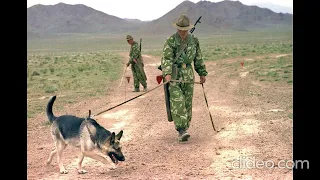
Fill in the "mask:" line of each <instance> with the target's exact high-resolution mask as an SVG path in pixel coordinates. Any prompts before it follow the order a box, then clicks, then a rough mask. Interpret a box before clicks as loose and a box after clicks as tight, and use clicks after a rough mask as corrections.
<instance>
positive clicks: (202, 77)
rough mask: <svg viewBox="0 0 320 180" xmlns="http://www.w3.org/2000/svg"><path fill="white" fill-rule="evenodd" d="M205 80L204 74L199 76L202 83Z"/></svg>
mask: <svg viewBox="0 0 320 180" xmlns="http://www.w3.org/2000/svg"><path fill="white" fill-rule="evenodd" d="M205 82H206V77H205V76H200V83H201V84H203V83H205Z"/></svg>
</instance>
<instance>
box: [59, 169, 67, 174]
mask: <svg viewBox="0 0 320 180" xmlns="http://www.w3.org/2000/svg"><path fill="white" fill-rule="evenodd" d="M60 174H68V171H67V170H65V169H63V170H60Z"/></svg>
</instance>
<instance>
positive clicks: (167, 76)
mask: <svg viewBox="0 0 320 180" xmlns="http://www.w3.org/2000/svg"><path fill="white" fill-rule="evenodd" d="M165 80H166V82H169V81H170V80H171V75H170V74H168V75H166V77H165Z"/></svg>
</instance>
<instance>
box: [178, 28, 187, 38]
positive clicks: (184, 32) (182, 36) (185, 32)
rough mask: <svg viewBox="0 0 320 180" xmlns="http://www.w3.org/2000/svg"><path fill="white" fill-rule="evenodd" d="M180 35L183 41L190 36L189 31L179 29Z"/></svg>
mask: <svg viewBox="0 0 320 180" xmlns="http://www.w3.org/2000/svg"><path fill="white" fill-rule="evenodd" d="M178 34H179V35H180V37H181V39H185V38H186V37H187V35H188V30H180V29H178Z"/></svg>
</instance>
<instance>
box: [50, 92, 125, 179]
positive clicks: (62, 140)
mask: <svg viewBox="0 0 320 180" xmlns="http://www.w3.org/2000/svg"><path fill="white" fill-rule="evenodd" d="M55 99H56V96H52V97H51V99H50V100H49V102H48V104H47V109H46V112H47V116H48V119H49V121H50V123H52V124H51V135H52V139H53V140H54V143H55V149H53V150H52V151H51V153H50V156H49V158H48V160H47V161H46V164H50V163H51V161H52V157H53V156H54V155H55V154H57V162H58V164H59V169H60V173H61V174H67V173H68V171H67V170H66V169H65V168H64V166H63V163H62V160H61V158H62V151H63V150H64V149H65V148H66V146H67V145H68V144H71V145H72V146H75V147H80V151H81V154H80V157H79V161H78V173H79V174H84V173H86V172H87V171H86V170H84V169H82V166H81V164H82V161H83V158H84V157H85V156H86V157H90V158H92V159H95V160H98V161H100V162H102V163H104V164H109V162H108V161H107V158H106V157H104V156H101V155H99V154H98V153H96V152H94V150H98V152H101V153H102V154H105V155H108V156H109V157H110V159H111V160H112V162H113V163H114V164H117V163H118V161H124V160H125V157H124V155H123V154H122V152H121V145H120V139H121V137H122V134H123V130H121V131H120V132H119V133H118V134H117V135H115V133H114V132H112V133H111V132H110V131H108V130H106V129H105V128H104V127H102V126H100V125H99V124H98V123H97V121H96V120H94V119H92V118H90V113H91V111H89V116H88V117H87V118H79V117H76V116H72V115H62V116H59V117H56V116H55V115H53V112H52V106H53V103H54V101H55Z"/></svg>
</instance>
